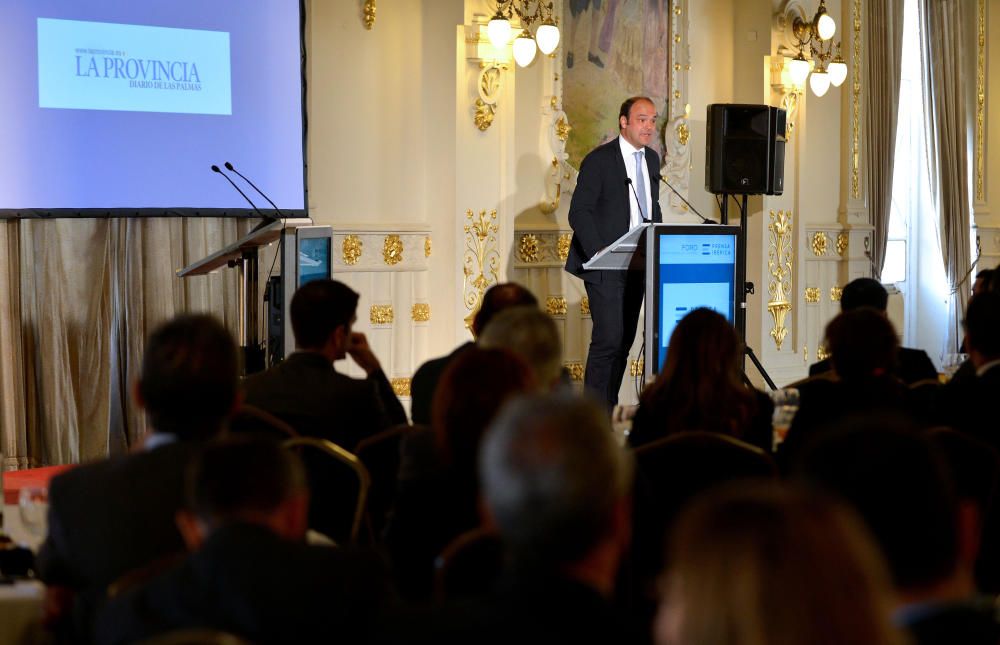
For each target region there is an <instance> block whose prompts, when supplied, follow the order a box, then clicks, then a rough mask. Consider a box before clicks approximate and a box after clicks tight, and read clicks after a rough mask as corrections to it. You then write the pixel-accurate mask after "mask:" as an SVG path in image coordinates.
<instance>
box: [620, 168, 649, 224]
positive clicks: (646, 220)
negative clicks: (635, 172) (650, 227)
mask: <svg viewBox="0 0 1000 645" xmlns="http://www.w3.org/2000/svg"><path fill="white" fill-rule="evenodd" d="M625 185H626V186H628V187H629V188H631V189H632V194H633V195H635V203H636V205H637V206H638V205H640V204H642V202H641V201H639V193H637V192H635V186H633V185H632V179H631V178H630V177H626V178H625ZM639 218H640V219H641V220H642V223H643V224H649V222H650V221H651V220H650V219H649V218H648V217H646V216H645V215H643V214H642V206H639Z"/></svg>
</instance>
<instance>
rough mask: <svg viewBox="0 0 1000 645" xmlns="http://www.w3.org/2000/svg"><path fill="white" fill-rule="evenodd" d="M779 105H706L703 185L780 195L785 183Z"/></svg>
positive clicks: (712, 188) (715, 189) (782, 115)
mask: <svg viewBox="0 0 1000 645" xmlns="http://www.w3.org/2000/svg"><path fill="white" fill-rule="evenodd" d="M785 118H786V115H785V111H784V110H782V109H781V108H776V107H771V106H769V105H735V104H729V103H714V104H712V105H709V106H708V121H707V132H706V137H705V189H706V190H707V191H708V192H710V193H715V194H720V193H735V194H738V195H742V194H747V195H761V194H764V195H780V194H781V193H782V192H783V191H784V188H785Z"/></svg>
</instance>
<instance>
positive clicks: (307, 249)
mask: <svg viewBox="0 0 1000 645" xmlns="http://www.w3.org/2000/svg"><path fill="white" fill-rule="evenodd" d="M331 242H332V240H331V239H330V238H329V237H307V238H303V239H300V240H299V285H298V286H300V287H301V286H302V285H304V284H306V283H307V282H312V281H313V280H325V279H327V278H329V277H330V244H331Z"/></svg>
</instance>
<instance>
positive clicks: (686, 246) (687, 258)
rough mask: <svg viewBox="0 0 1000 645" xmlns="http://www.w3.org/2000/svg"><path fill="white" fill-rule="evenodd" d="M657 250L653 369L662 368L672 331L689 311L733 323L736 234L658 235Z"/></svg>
mask: <svg viewBox="0 0 1000 645" xmlns="http://www.w3.org/2000/svg"><path fill="white" fill-rule="evenodd" d="M659 249H660V257H659V285H658V286H659V296H660V311H659V314H660V330H659V332H660V334H659V335H660V343H659V345H660V346H659V348H658V349H659V362H658V363H657V367H660V366H662V365H663V361H664V359H665V358H666V355H667V347H668V345H669V343H670V335H671V334H672V333H673V332H674V328H675V327H676V326H677V323H678V322H680V320H681V318H683V317H684V316H686V315H687V314H688V312H690V311H691V310H693V309H698V308H708V309H712V310H715V311H717V312H719V313H720V314H722V315H723V316H725V317H726V319H727V320H729V322H733V319H734V315H735V312H734V311H733V307H734V304H733V293H734V292H733V284H734V283H735V281H736V235H735V234H732V235H728V234H727V235H718V234H714V235H707V234H706V235H699V234H683V235H678V234H660V240H659Z"/></svg>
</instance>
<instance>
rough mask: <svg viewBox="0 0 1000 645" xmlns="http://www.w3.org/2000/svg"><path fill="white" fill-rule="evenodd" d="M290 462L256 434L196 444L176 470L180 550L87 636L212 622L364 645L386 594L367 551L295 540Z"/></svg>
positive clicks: (264, 638)
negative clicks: (182, 477) (183, 467)
mask: <svg viewBox="0 0 1000 645" xmlns="http://www.w3.org/2000/svg"><path fill="white" fill-rule="evenodd" d="M305 482H306V479H305V472H304V469H303V467H302V464H301V462H300V461H299V459H298V458H297V457H296V456H295V455H293V454H292V453H290V452H289V451H288V450H286V449H284V448H282V447H281V446H280V445H279V444H278V443H276V442H273V441H271V440H268V439H263V438H252V437H232V438H229V439H227V440H224V441H219V442H216V443H213V444H211V445H209V446H207V447H206V449H205V450H204V451H203V452H202V454H201V455H200V456H199V457H198V459H197V460H196V461H195V462H194V463H193V464H192V467H191V468H190V469H189V470H188V474H187V498H188V505H187V507H186V508H185V510H183V511H181V512H180V513H178V516H177V523H178V526H179V527H180V529H181V533H182V534H183V535H184V539H185V542H186V543H187V545H188V547H189V549H190V550H191V554H190V555H189V556H187V557H186V558H185V559H184V560H183V561H182V562H180V564H179V565H178V566H177V567H175V568H173V569H171V570H169V571H167V572H165V573H163V574H161V575H159V576H157V577H155V578H153V579H151V580H148V581H146V582H145V583H143V584H140V585H139V586H137V587H136V588H134V589H131V590H127V591H125V592H123V593H122V594H120V595H118V596H116V597H115V598H113V599H112V600H111V601H110V602H109V604H108V606H107V607H106V608H105V610H104V611H103V612H102V613H101V615H100V618H99V620H98V625H97V635H98V638H97V640H98V642H100V643H108V644H112V643H131V642H134V641H136V640H140V639H144V638H150V637H152V636H155V635H157V634H162V633H167V632H171V631H177V630H183V629H196V628H204V629H209V628H210V629H216V630H220V631H224V632H227V633H231V634H234V635H237V636H240V637H242V638H245V639H247V640H248V641H251V642H254V643H302V642H314V641H316V640H318V639H324V640H326V639H328V640H331V641H335V642H341V643H360V642H363V641H364V640H365V639H366V638H367V635H368V633H369V632H370V630H371V621H372V620H373V619H374V617H375V616H376V615H377V613H378V612H379V611H380V610H381V609H382V607H383V606H384V604H385V602H386V600H387V599H388V598H389V597H390V595H389V591H388V586H387V584H386V576H385V574H384V570H383V569H382V568H381V566H380V565H379V563H378V561H377V560H375V559H374V558H372V557H371V556H370V555H365V554H362V553H360V552H351V551H346V550H342V549H337V548H333V547H328V546H310V545H307V544H306V543H305V540H304V537H305V533H306V524H307V516H308V505H309V495H308V491H307V490H306V483H305Z"/></svg>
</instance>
